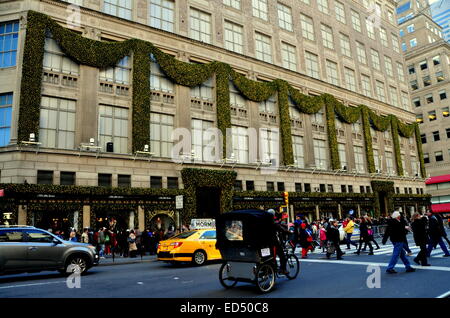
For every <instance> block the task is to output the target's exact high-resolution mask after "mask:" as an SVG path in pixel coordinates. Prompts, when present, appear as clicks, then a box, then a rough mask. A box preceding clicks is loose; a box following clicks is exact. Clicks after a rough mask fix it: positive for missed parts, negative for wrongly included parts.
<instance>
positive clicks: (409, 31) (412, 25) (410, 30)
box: [406, 24, 415, 33]
mask: <svg viewBox="0 0 450 318" xmlns="http://www.w3.org/2000/svg"><path fill="white" fill-rule="evenodd" d="M406 30H408V33H413V32H414V30H415V28H414V24H410V25H408V26H407V27H406Z"/></svg>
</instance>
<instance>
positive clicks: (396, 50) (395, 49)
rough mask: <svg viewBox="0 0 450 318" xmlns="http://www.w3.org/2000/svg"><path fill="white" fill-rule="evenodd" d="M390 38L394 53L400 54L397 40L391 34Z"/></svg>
mask: <svg viewBox="0 0 450 318" xmlns="http://www.w3.org/2000/svg"><path fill="white" fill-rule="evenodd" d="M391 38H392V47H393V48H394V51H395V52H397V53H400V46H399V44H398V38H397V37H396V36H395V35H394V34H391Z"/></svg>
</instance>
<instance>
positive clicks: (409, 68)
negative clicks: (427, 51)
mask: <svg viewBox="0 0 450 318" xmlns="http://www.w3.org/2000/svg"><path fill="white" fill-rule="evenodd" d="M408 73H409V74H410V75H411V74H415V73H416V69H415V68H414V65H409V66H408Z"/></svg>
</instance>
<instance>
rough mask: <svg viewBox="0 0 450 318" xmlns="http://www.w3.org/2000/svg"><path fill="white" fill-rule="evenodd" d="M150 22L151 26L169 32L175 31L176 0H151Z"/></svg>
mask: <svg viewBox="0 0 450 318" xmlns="http://www.w3.org/2000/svg"><path fill="white" fill-rule="evenodd" d="M149 7H150V9H149V10H148V11H149V17H148V18H149V21H150V22H149V24H150V26H151V27H154V28H157V29H161V30H164V31H168V32H173V31H174V24H175V13H174V9H175V1H174V0H150V1H149Z"/></svg>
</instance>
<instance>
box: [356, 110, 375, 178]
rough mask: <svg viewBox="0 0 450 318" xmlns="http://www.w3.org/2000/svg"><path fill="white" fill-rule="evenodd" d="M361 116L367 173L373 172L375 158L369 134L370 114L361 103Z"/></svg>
mask: <svg viewBox="0 0 450 318" xmlns="http://www.w3.org/2000/svg"><path fill="white" fill-rule="evenodd" d="M360 109H361V118H362V125H363V134H364V144H365V145H366V147H365V149H366V160H367V170H368V171H369V173H375V159H374V157H373V144H372V135H371V134H370V115H369V108H368V107H367V106H364V105H361V106H360Z"/></svg>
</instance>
